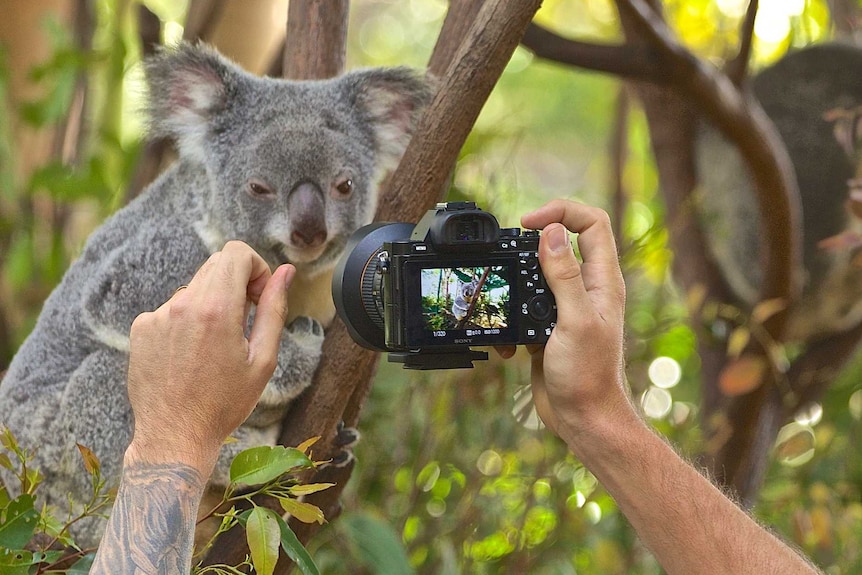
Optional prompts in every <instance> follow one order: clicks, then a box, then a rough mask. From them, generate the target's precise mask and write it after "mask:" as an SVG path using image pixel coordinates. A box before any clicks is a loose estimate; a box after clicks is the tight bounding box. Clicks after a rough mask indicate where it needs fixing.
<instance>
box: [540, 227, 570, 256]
mask: <svg viewBox="0 0 862 575" xmlns="http://www.w3.org/2000/svg"><path fill="white" fill-rule="evenodd" d="M545 237H546V238H547V239H548V247H549V248H551V251H552V252H555V253H557V252H562V251H563V250H565V249H566V248H570V247H571V244H570V243H569V232H568V231H567V230H566V228H565V226H563V225H560V224H557V225H555V226H553V227H552V228H551V229H550V230H547V231H546V232H545Z"/></svg>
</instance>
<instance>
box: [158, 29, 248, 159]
mask: <svg viewBox="0 0 862 575" xmlns="http://www.w3.org/2000/svg"><path fill="white" fill-rule="evenodd" d="M144 75H145V77H146V83H147V87H148V89H149V95H148V99H147V100H148V103H147V111H148V116H149V128H150V132H151V134H152V135H153V136H157V137H158V136H166V137H170V138H173V139H175V140H176V142H177V145H178V147H179V150H180V154H181V155H185V156H191V157H195V158H198V159H201V160H202V159H203V158H204V157H205V155H206V151H205V148H204V142H205V141H206V138H207V135H208V133H209V131H210V129H211V127H212V121H213V119H214V118H216V116H218V115H219V114H220V113H221V112H223V111H224V110H225V108H226V107H227V105H228V102H229V101H230V100H231V98H232V96H233V95H234V93H235V92H236V90H237V87H238V85H239V83H240V82H241V79H242V75H243V72H242V71H241V70H240V69H239V68H238V67H237V66H236V65H234V64H231V63H230V62H229V61H227V60H226V59H224V58H223V57H222V56H220V55H219V54H218V53H217V52H216V51H215V50H214V49H212V48H210V47H208V46H206V45H205V44H198V45H194V46H193V45H191V44H188V43H182V44H179V45H178V46H176V47H173V48H164V49H162V50H161V51H159V53H158V54H157V55H155V56H154V57H152V58H149V59H148V60H147V61H146V62H145V63H144Z"/></svg>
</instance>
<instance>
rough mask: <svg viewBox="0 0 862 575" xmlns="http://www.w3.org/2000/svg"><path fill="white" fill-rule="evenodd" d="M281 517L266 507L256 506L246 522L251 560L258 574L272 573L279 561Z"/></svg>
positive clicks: (269, 574)
mask: <svg viewBox="0 0 862 575" xmlns="http://www.w3.org/2000/svg"><path fill="white" fill-rule="evenodd" d="M280 519H281V518H280V517H279V516H278V515H276V514H275V513H273V512H272V511H270V510H269V509H267V508H265V507H255V508H254V509H252V511H251V514H250V515H249V516H248V521H247V522H246V525H245V529H246V538H247V540H248V548H249V550H250V551H251V562H252V563H253V564H254V570H255V572H257V573H258V575H272V572H273V570H274V569H275V563H276V561H278V543H279V540H280V535H281V529H280V526H279V520H280Z"/></svg>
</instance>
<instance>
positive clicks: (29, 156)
mask: <svg viewBox="0 0 862 575" xmlns="http://www.w3.org/2000/svg"><path fill="white" fill-rule="evenodd" d="M66 23H71V27H72V30H71V32H72V34H73V38H72V41H73V42H74V45H75V46H76V47H77V48H78V49H80V50H82V51H85V50H88V49H89V48H90V39H91V35H92V31H93V19H92V13H91V10H90V7H89V5H88V2H87V1H86V0H45V1H43V2H32V1H29V0H7V2H6V3H5V4H4V7H3V17H2V18H0V49H2V51H0V56H2V57H3V58H5V61H4V62H3V63H2V64H3V65H4V66H5V68H6V69H7V70H8V76H7V79H8V85H7V86H6V88H7V92H6V94H5V96H6V102H5V103H4V102H0V105H3V104H5V106H6V107H7V113H6V114H5V115H6V117H7V118H9V126H8V127H7V130H8V131H7V132H6V133H5V134H2V135H4V136H5V137H7V138H8V141H9V147H8V150H7V151H8V155H7V157H6V158H5V159H6V161H8V162H9V164H10V165H8V166H0V168H2V169H3V170H4V172H5V175H6V176H7V177H9V180H7V181H5V182H0V188H6V187H9V188H11V189H0V220H4V221H1V222H0V224H2V225H0V270H4V271H5V266H6V265H7V263H8V258H9V256H10V250H11V246H12V244H13V242H14V241H15V240H19V241H20V240H21V239H22V238H21V234H30V237H29V238H27V241H26V242H22V243H19V245H25V244H26V245H29V246H30V249H31V251H37V250H38V249H39V248H41V250H42V251H43V252H45V251H48V252H54V255H55V257H56V250H55V249H53V248H52V247H51V246H50V245H47V246H46V245H41V246H33V243H35V242H36V241H37V240H36V239H35V238H43V239H44V238H52V239H51V240H48V241H49V244H55V245H56V244H57V243H60V242H62V238H63V233H64V231H65V229H66V226H67V224H68V219H69V212H68V210H67V208H66V207H65V206H63V205H61V204H59V203H56V202H54V201H53V200H52V199H51V198H50V197H46V196H44V195H38V194H33V195H31V194H29V193H24V191H25V190H27V189H28V188H29V182H30V179H31V178H32V176H33V175H34V172H35V171H36V170H37V169H38V168H40V167H43V166H45V165H46V164H48V163H49V162H51V161H59V162H62V163H63V164H64V165H73V164H76V163H77V162H78V161H79V160H80V157H81V153H80V150H81V145H82V143H83V140H84V137H85V121H86V116H85V114H86V101H87V97H86V96H87V82H86V79H85V78H84V77H83V76H82V75H81V76H78V77H77V79H76V80H75V82H74V84H75V85H74V88H73V91H72V94H70V96H71V101H70V102H69V110H68V113H65V112H64V113H63V117H49V118H47V119H32V118H27V115H26V114H25V113H24V112H23V110H24V109H25V107H26V106H33V105H34V103H37V102H50V101H53V102H54V103H57V102H58V100H57V98H56V94H52V93H51V88H50V87H49V86H47V85H46V83H45V82H43V81H40V80H39V79H36V78H34V77H33V71H34V70H35V69H37V67H38V66H43V65H45V64H46V62H48V61H50V59H51V57H52V56H53V55H54V54H55V52H56V50H57V46H58V45H59V44H60V43H61V40H60V39H59V38H58V34H60V32H59V30H60V29H62V27H63V26H64V25H66ZM0 96H2V93H0ZM38 113H39V112H37V114H38ZM55 113H56V110H55ZM3 159H4V158H3V157H0V162H2V161H3ZM21 224H24V225H21ZM16 234H17V237H16ZM8 277H9V275H8V274H6V273H4V274H2V276H0V295H2V297H0V371H2V369H4V368H5V366H7V365H8V363H9V361H10V360H11V359H12V355H13V354H14V352H15V349H16V347H17V343H18V342H17V341H15V340H14V338H13V336H12V333H13V332H16V331H20V329H21V327H22V324H23V322H24V321H26V319H27V318H26V316H25V311H26V310H28V309H29V308H32V307H37V306H40V305H41V302H42V301H43V300H44V299H45V297H47V295H48V294H47V292H45V291H44V290H41V289H21V286H13V285H10V284H9V281H7V280H8ZM25 279H26V278H25ZM33 285H36V286H38V284H37V283H35V282H34V284H33ZM22 300H26V301H22ZM13 302H14V303H15V305H11V304H12V303H13Z"/></svg>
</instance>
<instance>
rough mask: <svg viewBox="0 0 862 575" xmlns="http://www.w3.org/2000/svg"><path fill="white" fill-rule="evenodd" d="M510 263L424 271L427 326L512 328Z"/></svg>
mask: <svg viewBox="0 0 862 575" xmlns="http://www.w3.org/2000/svg"><path fill="white" fill-rule="evenodd" d="M507 267H508V266H485V267H461V268H428V269H423V270H422V288H421V289H422V319H423V326H424V328H425V329H426V330H428V331H433V332H435V333H437V332H441V331H443V330H453V329H483V330H495V331H496V330H499V329H504V328H508V327H509V289H510V285H509V281H508V279H507V278H508V270H507Z"/></svg>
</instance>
